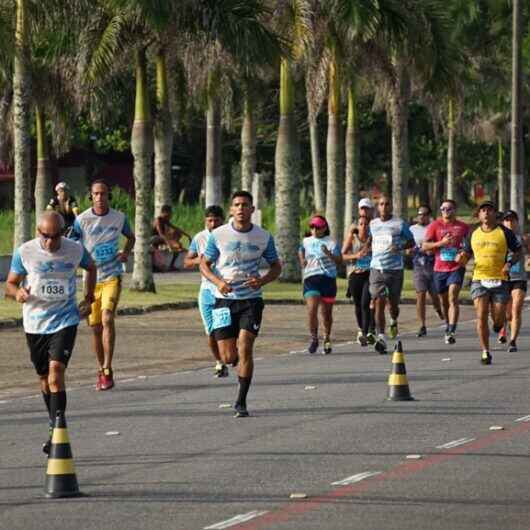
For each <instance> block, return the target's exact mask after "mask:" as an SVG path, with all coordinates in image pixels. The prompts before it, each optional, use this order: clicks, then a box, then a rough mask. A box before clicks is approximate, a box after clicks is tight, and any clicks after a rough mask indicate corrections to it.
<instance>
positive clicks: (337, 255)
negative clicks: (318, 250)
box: [322, 245, 342, 265]
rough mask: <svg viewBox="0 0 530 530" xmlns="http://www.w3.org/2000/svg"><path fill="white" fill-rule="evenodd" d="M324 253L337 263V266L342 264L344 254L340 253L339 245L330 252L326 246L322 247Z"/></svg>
mask: <svg viewBox="0 0 530 530" xmlns="http://www.w3.org/2000/svg"><path fill="white" fill-rule="evenodd" d="M322 252H324V254H325V255H326V256H327V257H328V258H329V259H331V260H333V261H334V262H335V265H340V264H341V263H342V254H341V252H340V248H339V245H335V248H334V249H333V250H329V249H328V247H326V246H325V245H323V246H322Z"/></svg>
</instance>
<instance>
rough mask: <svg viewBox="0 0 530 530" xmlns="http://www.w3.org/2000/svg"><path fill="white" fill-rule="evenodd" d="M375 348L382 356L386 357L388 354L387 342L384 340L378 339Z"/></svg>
mask: <svg viewBox="0 0 530 530" xmlns="http://www.w3.org/2000/svg"><path fill="white" fill-rule="evenodd" d="M374 348H375V351H376V352H377V353H379V354H380V355H386V354H387V353H388V352H387V350H386V342H385V341H384V340H383V339H382V338H379V339H377V341H376V343H375V345H374Z"/></svg>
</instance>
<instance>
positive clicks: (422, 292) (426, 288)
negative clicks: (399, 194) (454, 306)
mask: <svg viewBox="0 0 530 530" xmlns="http://www.w3.org/2000/svg"><path fill="white" fill-rule="evenodd" d="M431 213H432V210H431V209H430V207H429V206H427V205H422V206H420V207H419V208H418V222H417V224H415V225H412V226H411V227H410V231H411V232H412V235H413V236H414V241H415V243H416V246H415V247H414V248H412V249H409V250H408V251H407V254H410V255H412V266H413V270H414V288H415V289H416V314H417V315H418V320H419V321H420V323H421V326H420V329H419V330H418V333H417V335H418V337H424V336H425V335H427V326H426V323H425V317H426V305H427V304H426V302H427V293H429V296H430V297H431V300H432V305H433V306H434V309H435V311H436V312H437V313H438V316H439V317H440V318H441V319H442V320H443V318H444V317H443V313H442V310H441V308H440V300H439V299H438V296H437V295H436V291H435V290H434V284H433V267H434V252H433V251H432V250H431V251H428V252H425V251H424V250H422V244H423V241H424V239H425V233H426V231H427V226H429V224H430V222H431Z"/></svg>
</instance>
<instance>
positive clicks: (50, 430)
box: [42, 420, 53, 455]
mask: <svg viewBox="0 0 530 530" xmlns="http://www.w3.org/2000/svg"><path fill="white" fill-rule="evenodd" d="M52 435H53V424H52V422H51V420H50V423H49V424H48V439H47V440H46V441H45V442H44V443H43V444H42V452H43V453H45V454H47V455H49V454H50V449H51V448H52Z"/></svg>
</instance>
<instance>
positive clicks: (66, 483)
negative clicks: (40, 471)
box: [44, 410, 81, 498]
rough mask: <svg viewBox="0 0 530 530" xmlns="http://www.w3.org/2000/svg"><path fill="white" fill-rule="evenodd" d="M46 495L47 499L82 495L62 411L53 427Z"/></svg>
mask: <svg viewBox="0 0 530 530" xmlns="http://www.w3.org/2000/svg"><path fill="white" fill-rule="evenodd" d="M44 493H45V495H46V497H47V498H57V497H78V496H80V495H81V492H80V491H79V485H78V484H77V477H76V475H75V469H74V461H73V459H72V449H71V448H70V438H69V437H68V431H67V430H66V420H65V419H64V412H62V411H60V410H59V411H57V416H56V418H55V424H54V426H53V434H52V445H51V448H50V455H49V457H48V470H47V471H46V484H45V485H44Z"/></svg>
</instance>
